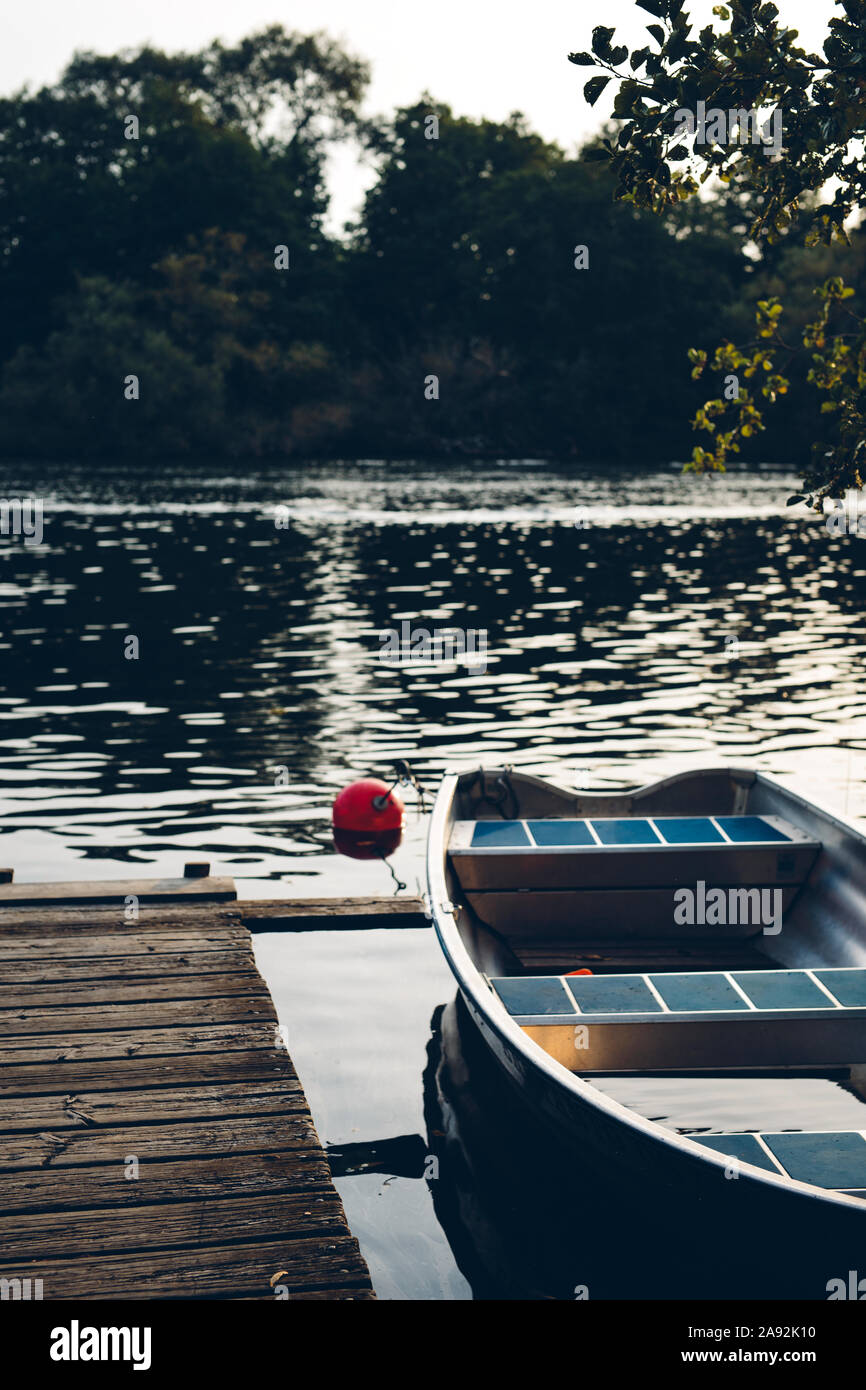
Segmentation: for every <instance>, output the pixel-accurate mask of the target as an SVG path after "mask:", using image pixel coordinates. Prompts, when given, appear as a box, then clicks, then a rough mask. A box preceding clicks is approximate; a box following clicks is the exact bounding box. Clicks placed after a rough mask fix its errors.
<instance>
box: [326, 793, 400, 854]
mask: <svg viewBox="0 0 866 1390" xmlns="http://www.w3.org/2000/svg"><path fill="white" fill-rule="evenodd" d="M405 814H406V812H405V808H404V806H403V802H402V800H401V799H400V797H399V796H398V795H397V793H396V792H395V791H394V790H393V788H391V787H389V786H388V785H387V784H386V783H385V782H380V781H379V779H378V777H364V778H363V779H362V780H361V781H360V782H351V783H350V784H349V786H348V787H344V788H343V790H342V791H341V792H340V794H339V795H338V797H337V798H336V800H335V802H334V809H333V823H334V846H335V848H336V849H337V851H338V852H339V853H340V854H347V855H348V856H349V858H350V859H380V858H382V857H383V856H385V855H388V854H393V853H394V850H395V849H396V848H397V846H398V845H399V843H400V841H401V839H402V838H403V822H404V818H405Z"/></svg>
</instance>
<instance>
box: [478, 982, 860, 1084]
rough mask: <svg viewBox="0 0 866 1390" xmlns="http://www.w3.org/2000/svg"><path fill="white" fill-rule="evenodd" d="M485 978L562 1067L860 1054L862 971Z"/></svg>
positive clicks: (786, 1061) (816, 1059)
mask: <svg viewBox="0 0 866 1390" xmlns="http://www.w3.org/2000/svg"><path fill="white" fill-rule="evenodd" d="M489 984H490V986H491V988H492V989H493V991H494V992H495V994H496V995H497V997H498V998H499V1000H500V1001H501V1003H502V1005H503V1006H504V1008H505V1009H506V1010H507V1012H508V1013H509V1015H510V1016H511V1017H512V1018H513V1019H514V1020H515V1022H516V1023H519V1024H520V1026H521V1027H522V1028H523V1029H524V1031H525V1032H526V1033H527V1034H528V1035H529V1036H530V1037H531V1038H532V1039H533V1040H534V1041H535V1042H537V1043H538V1044H539V1045H540V1046H541V1047H542V1048H543V1049H544V1050H545V1052H547V1053H549V1054H550V1056H552V1057H554V1058H556V1060H557V1061H558V1062H560V1063H561V1064H562V1065H563V1066H565V1067H567V1068H568V1070H569V1071H573V1072H579V1073H583V1072H601V1071H615V1072H621V1071H637V1072H651V1071H679V1072H682V1071H688V1070H690V1069H695V1070H698V1069H719V1070H726V1069H737V1070H740V1069H743V1068H746V1069H748V1068H756V1069H757V1068H767V1067H804V1066H811V1067H845V1066H850V1065H853V1064H859V1063H862V1062H864V1061H866V969H862V968H860V967H857V966H841V967H832V968H823V967H822V968H817V969H814V970H772V969H771V970H730V971H721V970H718V971H688V972H675V973H670V974H665V973H655V972H654V973H651V974H634V975H576V976H569V975H566V976H562V975H547V976H545V975H518V976H506V977H501V978H493V979H490V980H489Z"/></svg>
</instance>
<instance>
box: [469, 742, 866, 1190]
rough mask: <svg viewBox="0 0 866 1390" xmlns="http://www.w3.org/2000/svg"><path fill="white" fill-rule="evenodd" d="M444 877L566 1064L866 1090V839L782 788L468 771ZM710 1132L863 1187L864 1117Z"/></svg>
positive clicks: (476, 938)
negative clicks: (827, 1129)
mask: <svg viewBox="0 0 866 1390" xmlns="http://www.w3.org/2000/svg"><path fill="white" fill-rule="evenodd" d="M446 881H447V883H448V887H449V892H450V894H451V899H452V902H453V904H454V905H455V906H456V908H457V912H456V921H457V927H458V931H459V933H460V936H461V938H462V940H463V943H464V945H465V946H466V948H467V950H468V951H469V954H470V956H471V957H472V959H473V961H474V962H475V964H476V966H477V968H478V970H479V972H480V973H481V975H482V976H483V978H484V981H485V983H486V985H487V987H488V988H489V989H490V991H491V992H492V994H493V995H494V996H495V998H496V999H497V1000H498V1002H499V1003H500V1004H501V1005H503V1006H504V1008H505V1009H506V1010H507V1012H508V1014H509V1015H510V1016H511V1017H512V1018H513V1019H514V1021H515V1022H517V1023H518V1024H519V1025H520V1027H521V1028H522V1029H523V1030H524V1031H525V1032H526V1033H527V1034H528V1035H529V1036H530V1037H531V1038H532V1039H533V1040H534V1041H535V1042H537V1043H538V1044H539V1045H540V1046H541V1047H542V1048H543V1049H544V1050H545V1051H546V1052H547V1053H548V1054H549V1055H550V1056H552V1057H554V1058H555V1059H556V1060H557V1061H559V1062H560V1063H561V1064H562V1065H563V1066H565V1067H566V1068H568V1070H570V1071H572V1072H575V1073H578V1074H580V1075H585V1076H586V1077H587V1079H591V1080H593V1081H595V1080H596V1079H597V1078H602V1077H611V1076H617V1075H622V1074H628V1073H640V1074H641V1075H655V1074H664V1075H667V1076H694V1075H695V1074H697V1075H704V1076H717V1075H719V1074H722V1075H728V1076H730V1075H732V1074H733V1075H736V1074H744V1075H749V1076H767V1077H771V1076H777V1075H784V1076H800V1077H819V1078H820V1077H823V1078H827V1079H844V1080H846V1082H847V1084H848V1085H849V1087H850V1088H851V1089H852V1090H853V1091H854V1092H856V1094H857V1096H858V1098H860V1099H862V1098H863V1096H864V1094H866V1086H864V1078H866V934H864V923H866V892H864V882H866V854H864V839H863V837H862V836H861V835H860V834H859V833H858V832H857V831H856V830H855V829H853V827H850V826H848V825H846V823H845V822H843V821H840V820H838V819H836V818H834V817H833V816H832V815H831V814H829V813H827V812H824V811H822V810H820V809H819V808H817V807H815V806H813V805H812V804H811V803H809V802H807V801H805V800H803V799H801V798H798V797H797V796H795V795H794V794H792V793H791V792H789V791H788V790H787V789H786V788H784V787H783V786H782V785H781V784H779V783H777V782H776V781H775V780H774V779H771V778H765V777H763V776H761V775H760V774H755V773H754V772H752V771H750V770H738V769H717V770H707V771H702V772H696V773H689V774H683V775H680V776H679V777H674V778H669V779H667V780H666V781H664V782H659V783H657V784H655V785H653V786H651V787H647V788H644V789H640V790H638V791H635V792H628V793H622V794H619V793H597V794H592V793H589V794H587V793H572V792H567V791H565V790H562V789H558V788H555V787H552V786H551V785H549V784H547V783H545V782H542V781H540V780H538V779H535V778H532V777H528V776H526V775H524V774H515V773H512V772H511V770H510V769H507V768H503V769H497V770H492V771H491V770H484V771H481V770H480V771H479V772H478V773H474V774H469V775H465V776H463V777H461V778H459V779H458V783H457V787H456V790H455V795H454V797H453V801H452V819H451V823H450V827H449V831H448V833H447V837H446ZM701 1139H702V1142H705V1143H708V1144H709V1145H710V1146H711V1147H716V1148H720V1149H721V1151H722V1152H724V1153H730V1154H733V1155H735V1156H736V1157H738V1158H742V1159H744V1160H746V1161H749V1162H754V1163H757V1164H758V1166H764V1167H767V1168H770V1169H771V1170H773V1171H779V1172H782V1173H783V1174H787V1175H789V1176H801V1177H804V1178H805V1180H807V1181H812V1182H815V1183H816V1184H817V1185H819V1186H824V1187H832V1188H834V1189H836V1190H838V1191H847V1192H851V1193H852V1194H856V1195H861V1196H862V1195H866V1120H864V1129H863V1130H859V1129H858V1130H850V1131H848V1130H846V1131H841V1130H840V1131H836V1132H834V1133H833V1134H829V1133H820V1134H819V1136H818V1138H817V1139H815V1137H814V1134H813V1135H812V1137H811V1138H810V1133H809V1132H806V1131H803V1132H800V1133H797V1134H793V1135H790V1134H781V1135H773V1134H766V1133H761V1132H752V1133H735V1134H733V1135H724V1134H722V1135H719V1136H707V1137H706V1138H704V1136H701ZM831 1141H832V1142H831ZM725 1145H727V1147H725Z"/></svg>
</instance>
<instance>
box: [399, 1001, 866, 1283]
mask: <svg viewBox="0 0 866 1390" xmlns="http://www.w3.org/2000/svg"><path fill="white" fill-rule="evenodd" d="M432 1027H433V1036H432V1038H431V1041H430V1044H429V1048H428V1056H429V1060H428V1066H427V1069H426V1072H425V1077H424V1103H425V1120H426V1124H427V1131H428V1144H429V1152H430V1154H432V1155H435V1156H436V1158H437V1160H438V1162H437V1165H436V1170H437V1176H436V1177H435V1178H431V1179H430V1188H431V1193H432V1197H433V1203H434V1206H435V1209H436V1214H437V1216H438V1219H439V1221H440V1223H441V1225H442V1227H443V1229H444V1231H445V1233H446V1235H447V1237H448V1240H449V1243H450V1244H451V1247H452V1250H453V1252H454V1255H455V1258H456V1260H457V1263H458V1264H459V1266H460V1268H461V1271H462V1273H463V1274H464V1276H465V1277H466V1279H467V1280H468V1281H469V1283H470V1285H471V1287H472V1290H473V1293H474V1295H475V1297H476V1298H478V1299H567V1300H575V1299H577V1300H582V1299H589V1300H595V1299H660V1298H661V1299H674V1298H681V1299H703V1298H717V1299H725V1298H727V1299H739V1298H752V1299H768V1298H782V1299H785V1298H806V1299H818V1300H822V1299H826V1298H828V1296H829V1294H828V1284H830V1282H831V1281H832V1280H842V1281H844V1283H845V1285H846V1286H848V1285H849V1283H850V1280H849V1273H848V1272H849V1271H850V1270H857V1269H858V1268H859V1269H860V1270H861V1272H862V1273H863V1274H866V1257H864V1247H863V1244H862V1240H861V1239H860V1232H859V1223H851V1226H850V1227H849V1228H848V1229H846V1226H845V1223H844V1222H843V1223H836V1224H835V1225H833V1224H832V1223H828V1222H827V1221H826V1220H824V1221H818V1222H817V1224H815V1223H813V1224H809V1223H800V1224H793V1223H791V1222H789V1221H787V1220H786V1213H785V1209H784V1208H781V1210H780V1212H779V1215H778V1219H777V1220H776V1221H775V1222H774V1221H772V1220H771V1219H769V1218H770V1213H769V1212H768V1208H767V1204H766V1201H764V1202H762V1203H760V1206H759V1208H758V1207H757V1206H756V1205H755V1200H754V1193H753V1191H751V1190H750V1189H749V1188H748V1187H747V1185H746V1184H744V1183H741V1182H740V1181H739V1180H738V1179H736V1178H730V1179H729V1180H725V1179H724V1178H722V1179H721V1180H720V1183H719V1187H720V1191H719V1193H718V1195H717V1198H716V1200H715V1201H713V1200H712V1199H710V1198H709V1197H708V1196H707V1195H706V1194H705V1193H703V1192H702V1193H701V1194H700V1195H698V1194H696V1193H694V1192H690V1191H689V1190H688V1189H687V1188H685V1189H678V1188H675V1187H672V1185H671V1184H670V1183H668V1182H666V1181H665V1175H664V1174H663V1173H653V1172H649V1171H645V1172H641V1173H638V1172H635V1171H634V1169H631V1170H630V1169H629V1168H628V1166H627V1164H625V1163H624V1162H623V1155H622V1154H617V1153H615V1152H610V1153H609V1154H608V1155H606V1158H605V1160H604V1162H603V1163H602V1162H599V1157H598V1150H597V1148H596V1147H595V1146H594V1145H593V1144H592V1143H589V1144H587V1145H586V1147H585V1148H582V1146H581V1144H580V1142H579V1139H576V1140H575V1141H574V1142H567V1141H564V1140H562V1139H561V1138H556V1137H555V1136H553V1135H552V1134H550V1133H549V1132H546V1131H545V1130H544V1129H543V1128H541V1127H540V1121H539V1117H538V1115H537V1113H536V1112H534V1111H533V1110H532V1109H531V1108H530V1105H529V1104H528V1103H527V1102H526V1100H525V1098H524V1097H523V1096H522V1095H521V1094H519V1092H518V1091H517V1089H516V1088H514V1087H511V1086H509V1085H508V1082H507V1079H506V1078H505V1076H504V1074H503V1072H502V1070H501V1069H500V1068H499V1067H497V1066H496V1065H495V1063H494V1062H493V1061H492V1059H491V1054H490V1052H489V1050H488V1048H487V1047H486V1045H485V1044H484V1042H483V1041H482V1040H481V1039H480V1038H479V1035H478V1031H477V1028H476V1026H475V1024H474V1022H473V1020H472V1017H471V1015H470V1014H469V1012H468V1010H467V1008H466V1006H465V1004H464V1002H463V1000H462V998H461V997H460V995H458V996H457V998H456V999H455V1000H454V1001H453V1002H452V1003H450V1004H448V1005H446V1006H445V1008H444V1009H441V1010H437V1012H436V1014H435V1015H434V1018H433V1022H432ZM858 1261H859V1265H858ZM831 1287H838V1285H831Z"/></svg>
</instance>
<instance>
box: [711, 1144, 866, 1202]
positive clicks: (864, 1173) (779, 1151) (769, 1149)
mask: <svg viewBox="0 0 866 1390" xmlns="http://www.w3.org/2000/svg"><path fill="white" fill-rule="evenodd" d="M690 1137H691V1138H693V1139H696V1140H697V1142H698V1143H699V1144H704V1145H705V1146H706V1147H707V1148H709V1149H716V1150H717V1152H718V1153H721V1154H726V1155H727V1156H728V1157H729V1158H733V1159H739V1160H741V1161H742V1162H744V1163H753V1164H755V1166H756V1167H757V1168H765V1169H766V1170H767V1172H770V1173H781V1174H782V1175H783V1177H788V1178H794V1179H795V1180H796V1181H797V1182H810V1183H812V1184H813V1185H814V1186H815V1187H826V1188H829V1189H831V1190H832V1191H834V1192H847V1193H848V1194H849V1195H850V1196H853V1197H866V1134H864V1133H863V1131H862V1130H859V1129H843V1130H829V1129H827V1130H823V1129H822V1130H786V1131H784V1132H782V1133H760V1134H757V1133H743V1134H694V1135H691V1136H690Z"/></svg>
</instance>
